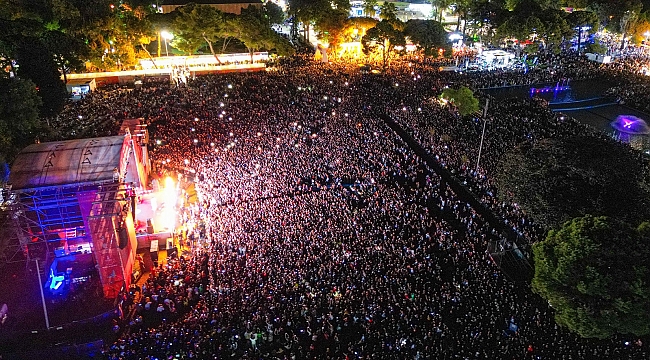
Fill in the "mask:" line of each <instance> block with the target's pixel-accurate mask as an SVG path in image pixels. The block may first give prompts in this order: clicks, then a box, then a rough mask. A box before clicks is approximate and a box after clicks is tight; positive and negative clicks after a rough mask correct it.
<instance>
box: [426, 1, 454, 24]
mask: <svg viewBox="0 0 650 360" xmlns="http://www.w3.org/2000/svg"><path fill="white" fill-rule="evenodd" d="M453 2H454V1H453V0H431V5H433V7H434V9H435V12H436V13H437V15H438V21H440V22H442V17H443V13H444V12H445V10H447V9H448V8H449V6H451V4H453Z"/></svg>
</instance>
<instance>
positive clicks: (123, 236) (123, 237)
mask: <svg viewBox="0 0 650 360" xmlns="http://www.w3.org/2000/svg"><path fill="white" fill-rule="evenodd" d="M117 238H118V240H119V245H120V249H124V248H125V247H126V246H127V245H128V244H129V233H128V231H127V230H126V228H125V227H121V228H119V229H118V230H117Z"/></svg>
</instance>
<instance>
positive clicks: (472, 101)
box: [442, 86, 479, 116]
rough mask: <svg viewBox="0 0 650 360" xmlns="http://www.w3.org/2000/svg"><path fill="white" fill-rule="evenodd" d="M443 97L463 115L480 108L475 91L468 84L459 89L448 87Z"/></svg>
mask: <svg viewBox="0 0 650 360" xmlns="http://www.w3.org/2000/svg"><path fill="white" fill-rule="evenodd" d="M442 98H443V99H445V100H448V101H449V102H450V103H452V104H453V105H454V106H455V107H456V108H457V109H458V112H459V113H460V114H461V115H462V116H467V115H470V114H473V113H475V112H477V111H478V110H479V103H478V99H477V98H476V97H475V96H474V92H472V90H470V89H469V88H468V87H466V86H461V87H460V88H458V89H452V88H448V89H445V90H444V91H443V92H442Z"/></svg>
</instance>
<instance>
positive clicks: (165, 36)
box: [160, 31, 174, 40]
mask: <svg viewBox="0 0 650 360" xmlns="http://www.w3.org/2000/svg"><path fill="white" fill-rule="evenodd" d="M160 36H162V37H163V39H166V40H171V39H173V38H174V34H172V33H170V32H168V31H161V32H160Z"/></svg>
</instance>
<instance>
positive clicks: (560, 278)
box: [532, 215, 650, 339]
mask: <svg viewBox="0 0 650 360" xmlns="http://www.w3.org/2000/svg"><path fill="white" fill-rule="evenodd" d="M533 253H534V259H535V276H534V278H533V281H532V288H533V290H534V291H535V292H536V293H538V294H540V295H541V296H542V297H543V298H545V299H546V300H548V302H549V304H550V305H551V306H552V307H553V309H554V310H555V319H556V321H557V322H558V324H560V325H562V326H566V327H567V328H569V329H570V330H572V331H574V332H576V333H578V334H579V335H580V336H582V337H587V338H592V337H593V338H601V339H604V338H608V337H611V336H612V335H614V334H633V335H635V336H643V335H648V334H650V301H649V300H650V283H649V282H648V279H650V261H649V260H648V259H650V223H643V224H642V225H640V226H639V227H638V228H636V229H635V228H633V227H631V226H630V225H629V224H626V223H624V222H621V221H618V220H615V219H612V218H608V217H593V216H589V215H588V216H585V217H579V218H576V219H573V220H571V221H568V222H566V223H565V224H564V225H562V226H561V227H560V228H559V229H557V230H551V231H549V234H548V236H547V237H546V240H544V241H541V242H539V243H537V244H535V245H533Z"/></svg>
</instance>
